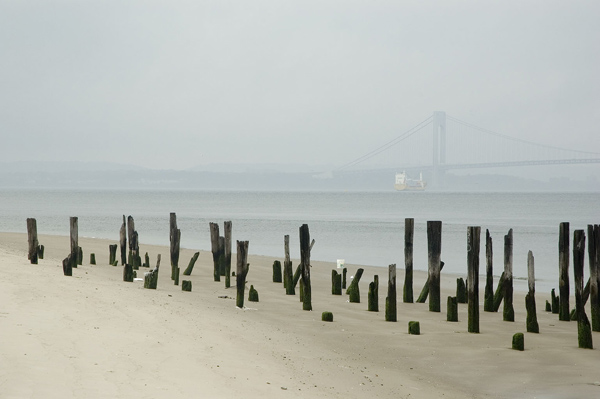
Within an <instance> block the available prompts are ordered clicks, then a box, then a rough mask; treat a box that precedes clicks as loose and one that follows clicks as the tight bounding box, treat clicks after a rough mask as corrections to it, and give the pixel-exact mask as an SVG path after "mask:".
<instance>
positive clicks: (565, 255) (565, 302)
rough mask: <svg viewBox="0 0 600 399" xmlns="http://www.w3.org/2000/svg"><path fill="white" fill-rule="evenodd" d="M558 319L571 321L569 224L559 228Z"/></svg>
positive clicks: (566, 223)
mask: <svg viewBox="0 0 600 399" xmlns="http://www.w3.org/2000/svg"><path fill="white" fill-rule="evenodd" d="M558 269H559V279H558V294H559V297H560V301H559V305H558V319H559V320H562V321H569V320H570V319H571V317H570V315H569V312H570V309H569V223H568V222H563V223H561V224H560V226H559V235H558Z"/></svg>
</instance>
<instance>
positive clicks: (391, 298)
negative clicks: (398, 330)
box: [385, 263, 412, 321]
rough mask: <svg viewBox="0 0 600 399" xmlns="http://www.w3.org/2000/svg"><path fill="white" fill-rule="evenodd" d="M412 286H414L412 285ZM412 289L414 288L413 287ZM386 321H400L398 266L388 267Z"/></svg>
mask: <svg viewBox="0 0 600 399" xmlns="http://www.w3.org/2000/svg"><path fill="white" fill-rule="evenodd" d="M411 286H412V284H411ZM411 288H412V287H411ZM385 321H398V311H397V307H396V264H395V263H393V264H391V265H389V266H388V291H387V297H386V298H385Z"/></svg>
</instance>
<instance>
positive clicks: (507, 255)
mask: <svg viewBox="0 0 600 399" xmlns="http://www.w3.org/2000/svg"><path fill="white" fill-rule="evenodd" d="M512 261H513V230H512V229H510V230H508V234H507V235H505V236H504V274H505V280H504V309H503V311H502V320H504V321H515V309H514V308H513V273H512V270H513V267H512V263H513V262H512Z"/></svg>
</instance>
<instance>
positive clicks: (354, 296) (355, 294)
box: [346, 268, 365, 303]
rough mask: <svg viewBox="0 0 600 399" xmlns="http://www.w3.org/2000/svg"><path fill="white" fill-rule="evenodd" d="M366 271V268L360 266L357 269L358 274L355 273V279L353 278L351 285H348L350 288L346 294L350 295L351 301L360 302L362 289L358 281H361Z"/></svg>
mask: <svg viewBox="0 0 600 399" xmlns="http://www.w3.org/2000/svg"><path fill="white" fill-rule="evenodd" d="M364 271H365V270H364V269H362V268H359V269H358V270H357V271H356V274H355V275H354V279H352V282H351V283H350V285H349V286H348V289H347V290H346V294H347V295H349V296H350V298H349V301H350V302H353V303H360V290H359V288H358V283H359V282H360V278H361V277H362V275H363V273H364Z"/></svg>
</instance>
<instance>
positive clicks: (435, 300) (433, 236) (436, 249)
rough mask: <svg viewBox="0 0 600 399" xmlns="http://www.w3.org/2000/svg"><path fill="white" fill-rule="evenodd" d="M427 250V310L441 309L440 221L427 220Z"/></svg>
mask: <svg viewBox="0 0 600 399" xmlns="http://www.w3.org/2000/svg"><path fill="white" fill-rule="evenodd" d="M427 252H428V256H427V258H428V270H429V311H430V312H440V311H441V306H442V305H441V298H440V271H441V265H440V254H441V252H442V222H441V221H428V222H427Z"/></svg>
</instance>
